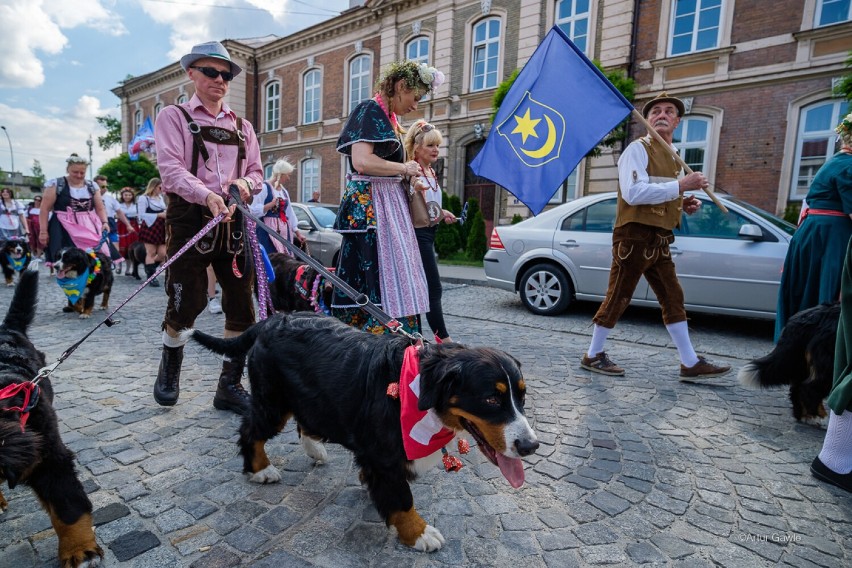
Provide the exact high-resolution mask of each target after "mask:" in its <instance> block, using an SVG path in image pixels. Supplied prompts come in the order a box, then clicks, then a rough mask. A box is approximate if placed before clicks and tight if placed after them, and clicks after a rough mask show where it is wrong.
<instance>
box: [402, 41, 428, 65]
mask: <svg viewBox="0 0 852 568" xmlns="http://www.w3.org/2000/svg"><path fill="white" fill-rule="evenodd" d="M405 58H406V59H410V60H411V61H416V62H418V63H426V64H428V63H429V38H426V37H416V38H414V39H413V40H411V41H409V42H408V43H407V44H405Z"/></svg>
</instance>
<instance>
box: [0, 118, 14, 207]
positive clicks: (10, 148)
mask: <svg viewBox="0 0 852 568" xmlns="http://www.w3.org/2000/svg"><path fill="white" fill-rule="evenodd" d="M0 128H2V129H3V132H5V133H6V141H7V142H9V156H10V157H11V159H12V175H11V176H10V179H11V180H12V188H13V190H12V191H13V193H14V187H15V153H14V152H13V151H12V139H11V138H9V131H8V130H6V127H5V126H0Z"/></svg>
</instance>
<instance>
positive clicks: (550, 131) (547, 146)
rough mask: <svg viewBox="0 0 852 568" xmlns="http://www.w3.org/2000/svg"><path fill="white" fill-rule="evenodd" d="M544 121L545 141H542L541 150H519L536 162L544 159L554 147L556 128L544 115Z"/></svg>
mask: <svg viewBox="0 0 852 568" xmlns="http://www.w3.org/2000/svg"><path fill="white" fill-rule="evenodd" d="M544 120H546V121H547V140H545V141H544V144H543V145H542V146H541V148H539V149H538V150H524V149H523V148H519V149H520V151H521V152H523V153H524V154H526V155H527V156H529V157H530V158H533V159H536V160H538V159H540V158H544V157H545V156H547V155H548V154H550V153H551V152H553V148H554V147H555V146H556V127H555V126H554V125H553V121H552V120H550V117H549V116H547V115H546V114H545V115H544Z"/></svg>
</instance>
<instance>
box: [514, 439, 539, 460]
mask: <svg viewBox="0 0 852 568" xmlns="http://www.w3.org/2000/svg"><path fill="white" fill-rule="evenodd" d="M538 446H539V444H538V440H535V439H532V440H530V439H526V440H515V449H516V450H517V451H518V454H520V455H521V456H528V455H530V454H532V453H535V451H536V450H537V449H538Z"/></svg>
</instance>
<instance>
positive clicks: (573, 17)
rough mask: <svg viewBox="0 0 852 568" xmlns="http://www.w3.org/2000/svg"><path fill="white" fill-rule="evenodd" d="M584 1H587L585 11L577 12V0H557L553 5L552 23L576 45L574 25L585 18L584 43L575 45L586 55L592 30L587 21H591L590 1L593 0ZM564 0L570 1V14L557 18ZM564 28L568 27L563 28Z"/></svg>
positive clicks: (565, 0)
mask: <svg viewBox="0 0 852 568" xmlns="http://www.w3.org/2000/svg"><path fill="white" fill-rule="evenodd" d="M586 1H587V4H588V5H587V10H586V11H585V12H582V13H579V14H578V13H577V0H557V1H556V4H555V6H554V10H553V17H554V20H553V23H554V24H555V25H557V26H559V27H560V28H561V29H562V31H563V32H565V35H567V36H568V38H569V39H570V40H571V41H573V42H574V44H575V45H576V44H577V40H576V34H575V31H576V25H577V23H578V22H581V21H583V20H585V21H586V33H585V35H584V36H583V37H584V42H585V45H584V46H582V47H581V46H579V45H578V46H577V47H578V48H580V50H581V51H582V52H583V53H585V54H586V55H589V48H590V47H591V41H590V40H591V35H592V30H591V29H590V25H589V23H590V22H591V21H592V3H593V2H592V0H586ZM565 2H570V3H571V14H570V15H569V16H567V17H565V18H559V8H560V6H561V5H562V4H564V3H565ZM565 28H568V29H565Z"/></svg>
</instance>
